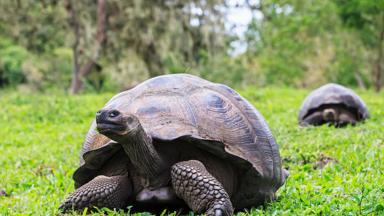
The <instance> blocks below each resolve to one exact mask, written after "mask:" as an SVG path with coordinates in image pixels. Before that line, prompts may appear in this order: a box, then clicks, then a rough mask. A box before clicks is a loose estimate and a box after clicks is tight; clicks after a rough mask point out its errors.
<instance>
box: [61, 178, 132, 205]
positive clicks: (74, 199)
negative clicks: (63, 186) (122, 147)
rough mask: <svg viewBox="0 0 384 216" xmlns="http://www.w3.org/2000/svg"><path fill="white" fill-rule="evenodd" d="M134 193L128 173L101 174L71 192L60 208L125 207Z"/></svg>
mask: <svg viewBox="0 0 384 216" xmlns="http://www.w3.org/2000/svg"><path fill="white" fill-rule="evenodd" d="M131 193H132V185H131V182H130V180H129V178H128V176H127V175H119V176H111V177H108V176H103V175H99V176H96V177H95V178H94V179H92V180H91V181H90V182H88V183H87V184H85V185H83V186H81V187H80V188H78V189H76V190H75V191H74V192H73V193H71V194H70V195H69V196H68V197H67V198H66V199H65V200H64V202H63V203H62V204H61V205H60V207H59V209H60V210H62V211H64V212H67V211H70V210H72V209H74V210H81V209H84V208H86V207H98V208H103V207H107V208H111V209H112V208H124V207H127V202H128V198H129V196H130V195H131Z"/></svg>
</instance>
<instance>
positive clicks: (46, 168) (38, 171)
mask: <svg viewBox="0 0 384 216" xmlns="http://www.w3.org/2000/svg"><path fill="white" fill-rule="evenodd" d="M33 172H34V173H35V175H37V176H47V175H52V174H53V167H52V166H50V165H45V164H40V165H38V166H37V167H36V168H35V169H34V170H33Z"/></svg>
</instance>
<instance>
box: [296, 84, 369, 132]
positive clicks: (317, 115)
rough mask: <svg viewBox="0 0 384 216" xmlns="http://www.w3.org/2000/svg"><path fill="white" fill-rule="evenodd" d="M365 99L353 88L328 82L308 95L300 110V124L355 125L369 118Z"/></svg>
mask: <svg viewBox="0 0 384 216" xmlns="http://www.w3.org/2000/svg"><path fill="white" fill-rule="evenodd" d="M368 116H369V114H368V110H367V107H366V105H365V103H364V102H363V100H362V99H361V98H360V97H359V96H358V95H357V94H356V93H355V92H353V91H352V90H351V89H348V88H346V87H344V86H341V85H338V84H333V83H330V84H326V85H324V86H321V87H320V88H318V89H316V90H314V91H313V92H311V94H309V95H308V96H307V98H306V99H305V100H304V102H303V104H302V105H301V108H300V111H299V124H300V125H302V126H306V125H322V124H325V123H328V124H332V125H335V126H336V127H342V126H345V125H347V124H352V125H355V124H356V123H357V122H359V121H362V120H364V119H366V118H368Z"/></svg>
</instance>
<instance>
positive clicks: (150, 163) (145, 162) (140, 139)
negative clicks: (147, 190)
mask: <svg viewBox="0 0 384 216" xmlns="http://www.w3.org/2000/svg"><path fill="white" fill-rule="evenodd" d="M123 148H124V151H125V152H126V153H127V155H128V157H129V159H130V160H131V162H132V164H133V165H134V166H135V168H136V169H137V170H138V171H139V173H141V174H143V175H144V176H146V177H149V178H151V179H152V178H156V177H157V176H158V175H159V174H160V173H161V172H162V171H163V169H164V167H165V166H164V162H163V159H162V158H161V157H160V155H159V153H158V152H157V150H156V149H155V147H154V145H153V143H152V139H151V137H149V136H148V135H147V133H146V132H145V131H144V129H143V127H142V126H141V125H139V128H138V130H137V132H136V133H135V134H132V135H131V136H130V137H129V141H128V142H124V144H123Z"/></svg>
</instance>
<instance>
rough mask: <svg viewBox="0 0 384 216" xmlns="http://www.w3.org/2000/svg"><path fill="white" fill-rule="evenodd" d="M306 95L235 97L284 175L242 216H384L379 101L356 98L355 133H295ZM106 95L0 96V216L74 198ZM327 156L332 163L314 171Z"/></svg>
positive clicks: (273, 91) (36, 211) (46, 211)
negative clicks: (85, 144) (273, 197)
mask: <svg viewBox="0 0 384 216" xmlns="http://www.w3.org/2000/svg"><path fill="white" fill-rule="evenodd" d="M308 92H309V91H307V90H294V89H288V88H286V89H285V88H279V89H277V88H267V89H256V88H248V89H245V90H243V91H241V94H242V95H243V96H244V97H245V98H247V99H248V100H249V101H250V102H251V103H252V104H253V105H254V106H255V107H256V108H257V109H258V110H259V111H260V112H261V113H262V114H263V115H264V117H265V119H266V120H267V122H268V124H269V126H270V128H271V130H272V132H273V134H274V136H275V138H276V140H277V143H278V144H279V146H280V152H281V156H282V158H283V165H284V167H286V168H289V171H290V176H289V178H288V181H287V182H286V184H285V185H284V186H283V187H282V188H280V190H279V191H278V199H277V201H276V202H272V203H270V204H266V205H265V206H260V207H258V208H253V209H251V210H248V211H247V213H248V214H250V215H361V214H370V215H382V214H384V208H383V206H384V173H383V170H384V164H383V161H384V140H383V137H382V128H383V127H384V123H383V121H382V116H383V115H384V110H383V107H384V100H383V98H384V95H383V94H375V93H373V92H371V91H359V92H358V93H359V94H360V95H361V97H362V98H363V99H364V100H365V101H366V103H367V105H368V108H369V111H370V114H371V118H370V119H368V120H367V121H366V122H365V123H363V124H358V125H357V126H356V127H346V128H341V129H335V128H333V127H327V126H323V127H310V128H299V127H298V126H297V114H298V109H299V106H300V104H301V102H302V100H303V99H304V98H305V96H306V95H307V94H308ZM111 96H112V94H110V93H108V94H101V95H93V94H88V95H79V96H71V97H69V96H67V95H65V94H53V93H50V94H43V95H41V94H40V95H39V94H21V93H15V92H8V91H2V92H0V104H1V106H0V112H1V113H2V115H0V122H2V124H1V130H0V137H2V139H1V141H0V152H1V153H2V156H1V157H0V166H1V172H0V179H2V181H1V182H0V190H2V189H3V190H5V191H6V192H7V193H8V194H9V196H1V197H0V215H55V214H57V207H58V206H59V204H60V202H61V201H62V200H63V199H64V197H65V196H66V195H67V194H68V193H70V192H71V191H73V180H72V179H71V177H72V174H73V172H74V170H75V169H76V167H77V166H78V163H79V158H78V157H79V151H80V146H81V143H82V141H83V139H84V136H85V134H86V132H87V130H88V127H89V125H90V123H91V120H92V118H93V117H94V115H95V112H96V111H97V110H98V109H99V108H100V107H102V106H103V105H104V104H105V103H106V102H107V101H108V100H109V99H110V97H111ZM36 107H38V109H37V108H36ZM325 156H326V157H330V158H332V159H334V162H331V163H328V164H327V165H326V166H325V167H324V168H323V169H315V166H316V163H317V162H319V161H321V159H322V158H324V157H325ZM87 213H89V210H87V211H86V212H82V213H79V215H85V214H87ZM105 214H107V215H123V213H122V212H119V211H111V210H107V211H106V212H105V213H102V212H96V213H95V214H94V215H105ZM137 215H139V214H137ZM142 215H148V214H142ZM239 215H244V214H243V213H240V214H239Z"/></svg>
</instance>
